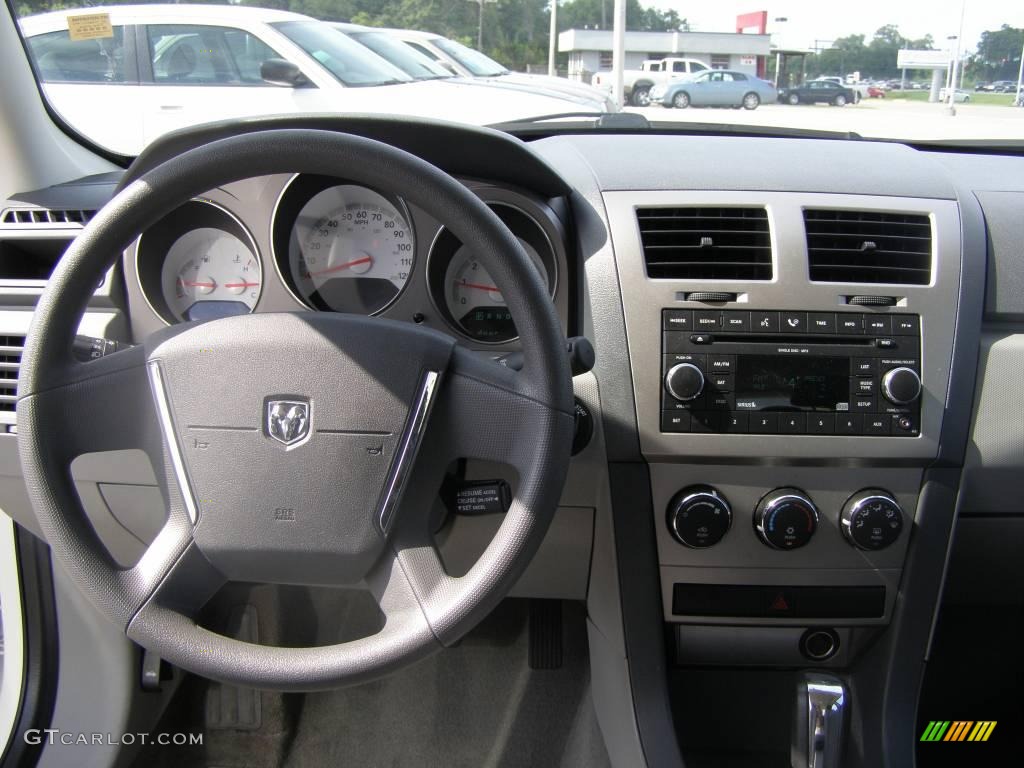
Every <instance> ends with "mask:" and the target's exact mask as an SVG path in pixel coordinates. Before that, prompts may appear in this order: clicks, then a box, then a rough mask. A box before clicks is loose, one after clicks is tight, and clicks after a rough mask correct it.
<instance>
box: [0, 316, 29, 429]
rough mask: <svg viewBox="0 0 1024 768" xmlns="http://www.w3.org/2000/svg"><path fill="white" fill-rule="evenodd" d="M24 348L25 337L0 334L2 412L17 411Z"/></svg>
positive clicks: (0, 405) (0, 396) (0, 408)
mask: <svg viewBox="0 0 1024 768" xmlns="http://www.w3.org/2000/svg"><path fill="white" fill-rule="evenodd" d="M24 347H25V337H24V336H4V335H2V334H0V411H14V410H15V405H16V404H17V399H18V398H17V393H18V371H19V370H20V368H21V351H22V349H24Z"/></svg>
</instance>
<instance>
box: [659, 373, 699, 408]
mask: <svg viewBox="0 0 1024 768" xmlns="http://www.w3.org/2000/svg"><path fill="white" fill-rule="evenodd" d="M665 389H667V390H668V392H669V394H670V395H672V397H674V398H675V399H676V400H682V401H684V402H685V401H687V400H694V399H696V398H698V397H700V393H701V392H703V391H704V373H703V372H702V371H701V369H700V368H698V367H697V366H696V365H694V364H693V363H679V364H678V365H673V366H672V367H671V368H670V369H669V371H668V373H666V374H665Z"/></svg>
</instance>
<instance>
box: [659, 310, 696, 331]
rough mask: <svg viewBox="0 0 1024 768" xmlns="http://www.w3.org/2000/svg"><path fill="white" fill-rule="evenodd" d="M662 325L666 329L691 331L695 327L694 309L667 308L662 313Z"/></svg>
mask: <svg viewBox="0 0 1024 768" xmlns="http://www.w3.org/2000/svg"><path fill="white" fill-rule="evenodd" d="M661 327H662V328H663V329H664V330H666V331H689V330H691V329H692V328H693V310H692V309H665V310H662V313H661Z"/></svg>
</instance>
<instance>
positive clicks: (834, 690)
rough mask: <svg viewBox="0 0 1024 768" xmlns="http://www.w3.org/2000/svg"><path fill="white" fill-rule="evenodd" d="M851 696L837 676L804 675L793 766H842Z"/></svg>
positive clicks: (809, 767) (801, 680) (794, 733)
mask: <svg viewBox="0 0 1024 768" xmlns="http://www.w3.org/2000/svg"><path fill="white" fill-rule="evenodd" d="M848 695H849V694H848V693H847V691H846V686H845V685H844V684H843V682H842V681H841V680H840V679H839V678H837V677H833V676H832V675H825V674H822V673H820V672H805V673H804V674H803V676H802V677H801V678H800V681H799V682H798V683H797V701H796V718H795V719H794V721H793V745H792V750H791V753H790V761H791V764H792V766H793V768H839V759H840V756H841V755H842V750H843V726H844V719H845V715H846V703H847V696H848Z"/></svg>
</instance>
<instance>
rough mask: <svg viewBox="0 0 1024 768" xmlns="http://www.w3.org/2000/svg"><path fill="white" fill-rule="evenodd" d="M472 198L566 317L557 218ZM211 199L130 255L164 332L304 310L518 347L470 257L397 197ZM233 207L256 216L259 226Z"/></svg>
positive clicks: (346, 185) (319, 180)
mask: <svg viewBox="0 0 1024 768" xmlns="http://www.w3.org/2000/svg"><path fill="white" fill-rule="evenodd" d="M476 191H477V194H479V195H480V196H481V197H482V198H483V199H484V200H485V202H487V204H488V205H489V206H490V207H491V209H492V210H493V211H494V212H495V214H496V215H497V216H498V217H499V218H500V219H501V220H502V221H503V222H504V223H505V225H506V226H507V227H508V228H509V230H510V231H511V232H512V233H513V234H514V235H515V236H516V237H517V238H518V239H519V242H520V244H521V245H522V246H523V249H524V250H525V252H526V253H527V255H528V256H529V258H530V261H531V262H532V263H533V265H534V266H535V268H536V269H537V272H538V274H539V275H540V276H541V278H542V279H543V280H544V282H545V284H546V285H547V286H548V289H549V292H550V294H551V296H552V300H553V301H555V302H556V304H561V305H563V307H564V305H565V304H566V303H567V297H566V292H565V290H564V287H562V286H560V285H559V280H560V278H561V274H560V273H561V272H563V271H564V269H565V236H564V231H563V229H562V226H561V222H560V220H559V218H558V217H557V216H556V215H555V214H554V212H553V211H552V210H551V208H549V207H548V206H547V205H546V204H544V203H543V202H541V201H537V200H534V199H533V198H530V197H529V196H527V195H522V194H519V193H510V192H509V191H507V190H504V189H501V188H497V187H481V188H477V189H476ZM213 197H214V195H213V193H211V195H210V196H209V197H204V198H202V199H195V200H192V201H190V202H188V203H186V204H185V205H183V206H181V207H180V208H178V209H177V210H175V211H173V212H172V213H170V214H168V215H167V216H165V217H164V218H163V219H162V220H160V221H159V222H157V223H156V224H155V225H153V226H152V227H150V228H149V229H147V230H146V232H145V233H144V234H143V235H142V236H141V237H140V238H139V240H138V241H137V243H136V245H135V249H134V250H135V260H134V267H135V272H136V274H137V276H138V282H139V287H140V288H141V291H142V295H143V296H144V298H145V300H146V302H147V303H148V305H149V306H150V308H151V309H152V310H153V312H154V313H155V314H156V315H157V316H159V317H160V319H161V320H163V322H165V323H168V324H170V323H177V322H190V321H203V320H211V319H215V318H218V317H225V316H229V315H235V314H244V313H246V312H253V311H287V310H289V309H291V310H294V309H299V308H300V307H304V308H307V309H311V310H315V311H322V312H345V313H351V314H360V315H384V316H388V317H396V319H407V320H413V321H414V322H427V323H428V324H434V325H436V326H437V327H439V328H443V329H446V330H449V331H451V332H454V333H456V334H458V335H460V336H462V337H464V338H465V339H467V340H469V341H471V342H474V343H476V344H479V345H491V344H505V343H508V342H512V341H514V340H515V339H516V338H517V333H516V329H515V320H514V318H513V317H512V315H511V313H510V312H509V310H508V307H507V305H506V303H505V300H504V297H503V296H502V294H501V291H499V290H498V288H497V286H496V285H494V281H493V280H492V279H491V277H490V275H489V274H488V273H487V270H486V269H485V268H484V267H483V266H482V264H481V263H480V262H479V261H478V259H477V257H476V255H475V254H474V253H473V252H472V251H471V250H470V249H469V248H467V247H466V246H465V245H463V244H462V243H461V242H460V241H459V239H458V238H457V237H456V236H455V235H454V234H453V233H452V232H451V231H450V230H448V229H447V228H445V227H443V226H441V225H440V224H438V223H437V222H436V221H434V220H433V219H432V218H431V217H429V216H428V215H427V214H426V213H424V212H422V211H420V210H418V209H415V208H414V207H413V206H410V205H409V204H408V203H406V201H405V200H403V199H402V198H401V197H399V196H397V195H394V194H390V193H387V192H385V191H383V190H375V189H370V188H368V187H365V186H362V185H358V184H354V183H351V182H348V181H346V180H344V179H336V178H331V177H325V176H316V175H308V174H303V175H295V176H293V177H291V178H289V179H286V180H284V183H283V185H282V186H281V187H280V191H279V193H278V194H277V196H276V199H275V200H273V201H272V203H267V201H266V200H258V201H257V202H256V204H253V203H252V201H245V200H240V202H241V203H243V204H240V205H237V206H232V203H233V201H234V199H236V198H238V192H237V190H232V194H231V195H228V196H227V198H226V199H222V198H218V199H217V200H216V201H215V200H214V199H212V198H213ZM264 197H265V195H264ZM229 206H231V207H233V208H237V209H239V210H241V211H243V212H245V213H250V212H251V213H253V214H256V213H258V212H262V213H263V217H262V218H263V221H259V218H260V217H259V216H252V215H249V216H244V217H243V216H240V215H236V213H233V212H232V210H230V209H229ZM268 208H269V209H270V210H267V209H268ZM268 223H269V226H267V225H268ZM261 240H262V241H264V242H263V247H262V248H261V246H260V241H261ZM265 288H266V289H267V290H264V289H265ZM560 288H561V290H559V289H560ZM289 300H290V301H289ZM289 304H290V306H289ZM562 314H563V316H564V315H565V314H566V313H565V311H564V310H563V312H562Z"/></svg>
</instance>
